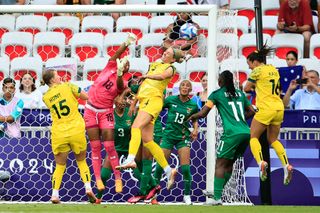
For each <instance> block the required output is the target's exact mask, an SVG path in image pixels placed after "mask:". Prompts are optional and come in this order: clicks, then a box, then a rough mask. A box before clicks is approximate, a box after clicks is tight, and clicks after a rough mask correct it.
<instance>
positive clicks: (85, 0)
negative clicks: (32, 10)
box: [57, 0, 93, 21]
mask: <svg viewBox="0 0 320 213" xmlns="http://www.w3.org/2000/svg"><path fill="white" fill-rule="evenodd" d="M57 4H58V5H65V4H66V5H74V4H81V5H88V4H91V0H57ZM58 15H61V16H66V15H71V14H68V13H58ZM89 15H93V14H92V13H77V14H76V16H77V17H78V18H79V19H80V20H81V21H82V19H83V17H85V16H89Z"/></svg>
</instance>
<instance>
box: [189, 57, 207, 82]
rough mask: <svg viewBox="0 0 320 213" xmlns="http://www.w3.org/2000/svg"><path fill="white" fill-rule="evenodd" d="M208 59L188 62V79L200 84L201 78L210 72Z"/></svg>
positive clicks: (194, 59)
mask: <svg viewBox="0 0 320 213" xmlns="http://www.w3.org/2000/svg"><path fill="white" fill-rule="evenodd" d="M207 66H208V61H207V58H191V59H190V60H189V61H188V62H187V69H186V75H185V76H186V79H189V80H190V81H192V82H200V81H201V77H202V76H203V75H204V74H205V73H206V72H207V71H208V67H207Z"/></svg>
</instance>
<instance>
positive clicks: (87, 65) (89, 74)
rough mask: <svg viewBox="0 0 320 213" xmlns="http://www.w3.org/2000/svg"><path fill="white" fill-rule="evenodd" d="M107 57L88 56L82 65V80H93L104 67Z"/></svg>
mask: <svg viewBox="0 0 320 213" xmlns="http://www.w3.org/2000/svg"><path fill="white" fill-rule="evenodd" d="M108 60H109V58H89V59H87V60H86V61H85V62H84V65H83V80H85V81H95V80H96V79H97V77H98V76H99V74H100V72H101V71H102V70H103V69H104V68H105V67H106V65H107V63H108Z"/></svg>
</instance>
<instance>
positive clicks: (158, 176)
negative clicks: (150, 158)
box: [153, 163, 163, 184]
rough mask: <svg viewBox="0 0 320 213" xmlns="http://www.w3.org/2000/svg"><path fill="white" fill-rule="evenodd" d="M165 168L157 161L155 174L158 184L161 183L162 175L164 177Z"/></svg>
mask: <svg viewBox="0 0 320 213" xmlns="http://www.w3.org/2000/svg"><path fill="white" fill-rule="evenodd" d="M162 173H163V169H162V168H161V166H160V165H159V164H158V163H157V165H156V171H155V172H154V174H153V176H154V178H155V180H156V182H157V184H159V183H160V180H161V177H162Z"/></svg>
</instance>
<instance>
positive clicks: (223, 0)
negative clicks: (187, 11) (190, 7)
mask: <svg viewBox="0 0 320 213" xmlns="http://www.w3.org/2000/svg"><path fill="white" fill-rule="evenodd" d="M186 1H187V3H188V4H216V5H217V6H218V7H219V8H221V9H229V1H228V0H186Z"/></svg>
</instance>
